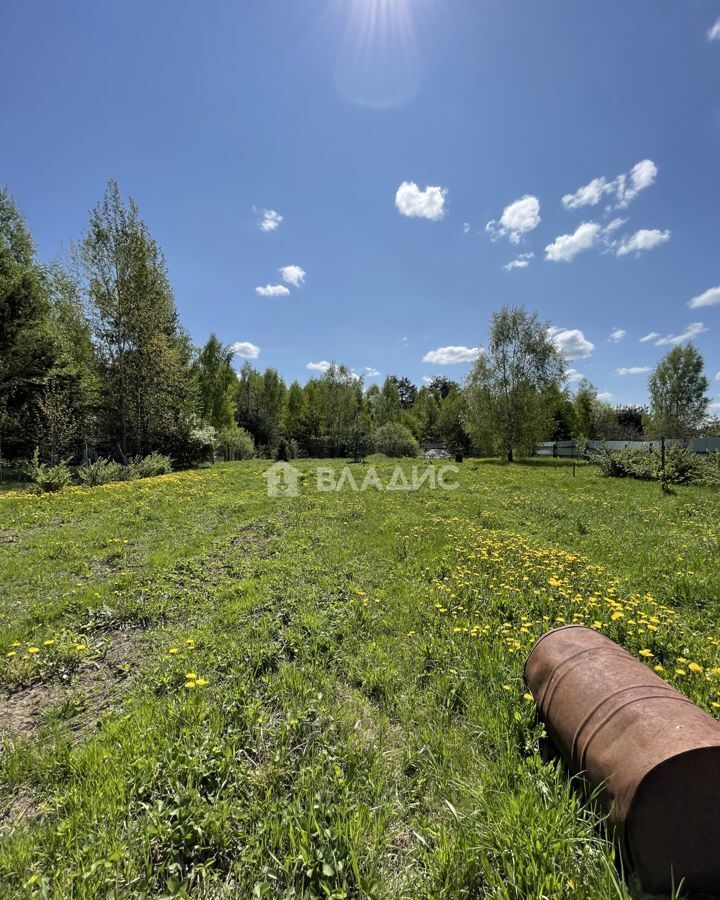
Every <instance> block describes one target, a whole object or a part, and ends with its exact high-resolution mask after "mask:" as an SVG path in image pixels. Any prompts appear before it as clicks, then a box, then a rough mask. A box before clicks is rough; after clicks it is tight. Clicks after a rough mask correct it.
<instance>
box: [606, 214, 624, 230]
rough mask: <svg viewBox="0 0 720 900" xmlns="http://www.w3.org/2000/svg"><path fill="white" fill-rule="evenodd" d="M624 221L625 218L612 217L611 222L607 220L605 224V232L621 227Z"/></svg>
mask: <svg viewBox="0 0 720 900" xmlns="http://www.w3.org/2000/svg"><path fill="white" fill-rule="evenodd" d="M626 222H627V219H620V218H618V219H613V220H612V222H608V223H607V225H606V226H605V232H606V233H610V232H611V231H616V230H617V229H618V228H622V227H623V225H624V224H625V223H626Z"/></svg>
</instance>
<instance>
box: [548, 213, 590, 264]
mask: <svg viewBox="0 0 720 900" xmlns="http://www.w3.org/2000/svg"><path fill="white" fill-rule="evenodd" d="M601 231H602V229H601V228H600V226H599V225H598V224H597V223H596V222H583V223H582V225H578V227H577V228H576V229H575V231H574V232H573V234H561V235H559V236H558V237H556V238H555V240H554V241H553V242H552V244H548V245H547V247H546V248H545V259H549V260H550V261H551V262H570V260H572V259H575V257H576V256H577V255H578V253H582V252H583V251H584V250H589V249H590V248H591V247H592V246H593V245H594V244H595V243H596V242H597V240H598V238H599V236H600V232H601Z"/></svg>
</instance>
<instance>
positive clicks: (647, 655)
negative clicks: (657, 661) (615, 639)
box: [640, 647, 655, 659]
mask: <svg viewBox="0 0 720 900" xmlns="http://www.w3.org/2000/svg"><path fill="white" fill-rule="evenodd" d="M654 655H655V654H654V653H653V652H652V650H648V649H647V647H646V648H645V649H644V650H640V656H644V657H645V658H646V659H652V657H653V656H654Z"/></svg>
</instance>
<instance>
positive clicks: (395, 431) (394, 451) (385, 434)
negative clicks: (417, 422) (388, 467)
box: [374, 422, 420, 456]
mask: <svg viewBox="0 0 720 900" xmlns="http://www.w3.org/2000/svg"><path fill="white" fill-rule="evenodd" d="M374 442H375V449H376V450H377V452H378V453H384V454H385V456H417V455H418V454H419V453H420V445H419V444H418V442H417V441H416V440H415V438H414V437H413V434H412V432H411V431H410V429H409V428H406V427H405V426H404V425H400V424H398V423H397V422H388V423H387V425H383V426H381V427H380V428H378V429H377V431H376V432H375V441H374Z"/></svg>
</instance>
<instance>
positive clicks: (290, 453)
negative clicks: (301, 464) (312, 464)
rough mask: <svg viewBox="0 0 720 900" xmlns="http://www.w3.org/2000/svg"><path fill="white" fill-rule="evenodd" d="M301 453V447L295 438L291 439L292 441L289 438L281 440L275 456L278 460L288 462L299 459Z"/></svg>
mask: <svg viewBox="0 0 720 900" xmlns="http://www.w3.org/2000/svg"><path fill="white" fill-rule="evenodd" d="M299 452H300V446H299V445H298V442H297V441H296V440H294V439H293V438H290V440H288V439H287V438H280V440H279V441H278V445H277V447H276V448H275V453H274V454H273V456H274V457H275V459H277V460H282V461H283V462H287V461H288V460H289V459H297V457H298V453H299Z"/></svg>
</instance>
